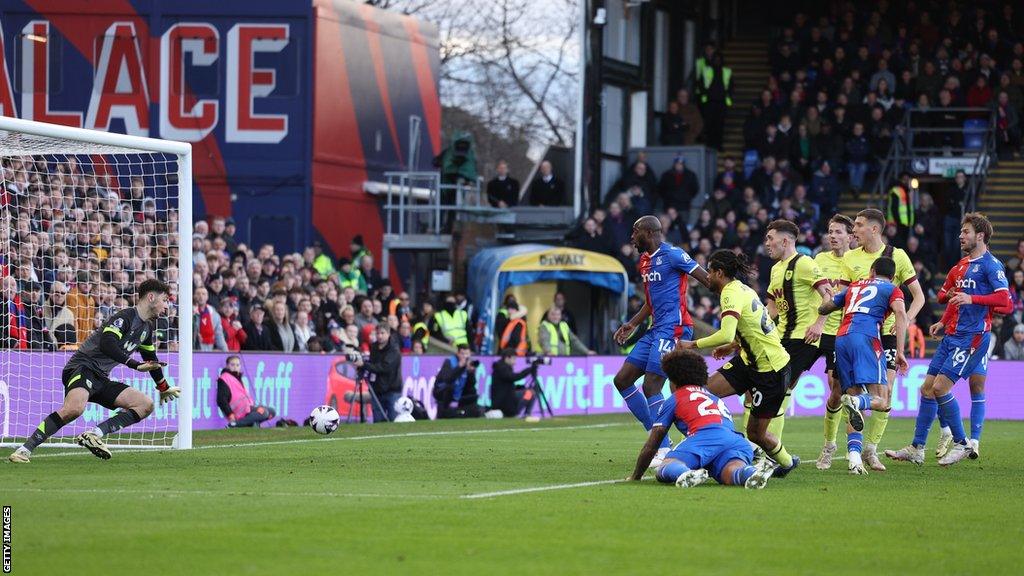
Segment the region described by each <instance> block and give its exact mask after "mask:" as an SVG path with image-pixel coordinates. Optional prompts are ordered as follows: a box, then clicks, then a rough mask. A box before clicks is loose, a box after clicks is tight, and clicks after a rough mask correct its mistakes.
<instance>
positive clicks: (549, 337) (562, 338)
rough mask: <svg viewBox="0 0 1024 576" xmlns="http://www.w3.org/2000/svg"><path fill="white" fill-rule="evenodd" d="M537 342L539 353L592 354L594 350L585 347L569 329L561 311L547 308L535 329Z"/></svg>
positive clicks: (559, 354) (550, 354) (557, 354)
mask: <svg viewBox="0 0 1024 576" xmlns="http://www.w3.org/2000/svg"><path fill="white" fill-rule="evenodd" d="M537 342H538V344H540V350H541V353H543V354H546V355H548V356H582V355H584V354H587V355H592V354H594V351H593V350H591V349H589V348H587V347H586V346H585V345H584V344H583V342H582V341H580V339H579V338H578V337H577V336H576V335H575V334H573V333H572V331H571V330H569V324H568V323H566V322H565V321H564V320H562V311H561V310H559V309H558V308H554V307H552V308H549V309H548V311H547V314H545V316H544V320H543V321H542V322H541V323H540V328H538V329H537Z"/></svg>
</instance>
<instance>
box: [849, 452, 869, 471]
mask: <svg viewBox="0 0 1024 576" xmlns="http://www.w3.org/2000/svg"><path fill="white" fill-rule="evenodd" d="M846 461H847V464H848V470H849V472H850V474H853V475H855V476H867V474H868V471H867V469H865V468H864V461H863V460H861V457H860V452H850V453H849V454H847V455H846Z"/></svg>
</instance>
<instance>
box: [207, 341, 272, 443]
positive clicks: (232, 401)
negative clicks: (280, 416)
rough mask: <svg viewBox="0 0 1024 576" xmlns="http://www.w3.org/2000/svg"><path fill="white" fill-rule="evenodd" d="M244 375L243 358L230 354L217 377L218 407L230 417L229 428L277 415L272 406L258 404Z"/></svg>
mask: <svg viewBox="0 0 1024 576" xmlns="http://www.w3.org/2000/svg"><path fill="white" fill-rule="evenodd" d="M243 378H244V377H243V376H242V359H241V358H239V357H238V356H228V358H227V362H225V365H224V368H222V369H221V371H220V376H219V377H218V378H217V407H218V408H220V411H221V413H222V414H224V417H225V418H227V419H228V428H245V427H249V426H255V427H256V428H259V426H260V423H262V422H266V421H267V420H270V419H271V418H273V417H274V416H276V415H277V413H276V411H275V410H274V409H273V408H271V407H270V406H262V405H258V404H256V402H255V401H253V399H252V395H251V394H249V389H248V387H246V385H245V381H244V380H243Z"/></svg>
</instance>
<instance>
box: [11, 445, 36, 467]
mask: <svg viewBox="0 0 1024 576" xmlns="http://www.w3.org/2000/svg"><path fill="white" fill-rule="evenodd" d="M31 456H32V453H31V452H29V451H28V450H25V449H24V448H18V449H17V450H15V451H14V452H11V455H10V456H8V457H7V459H8V460H10V461H11V462H13V463H15V464H28V463H29V461H30V460H29V459H30V457H31Z"/></svg>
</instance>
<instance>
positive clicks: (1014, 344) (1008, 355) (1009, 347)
mask: <svg viewBox="0 0 1024 576" xmlns="http://www.w3.org/2000/svg"><path fill="white" fill-rule="evenodd" d="M1003 360H1024V324H1017V325H1016V326H1014V327H1013V336H1012V337H1011V338H1010V339H1009V340H1007V341H1006V343H1005V344H1003Z"/></svg>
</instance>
